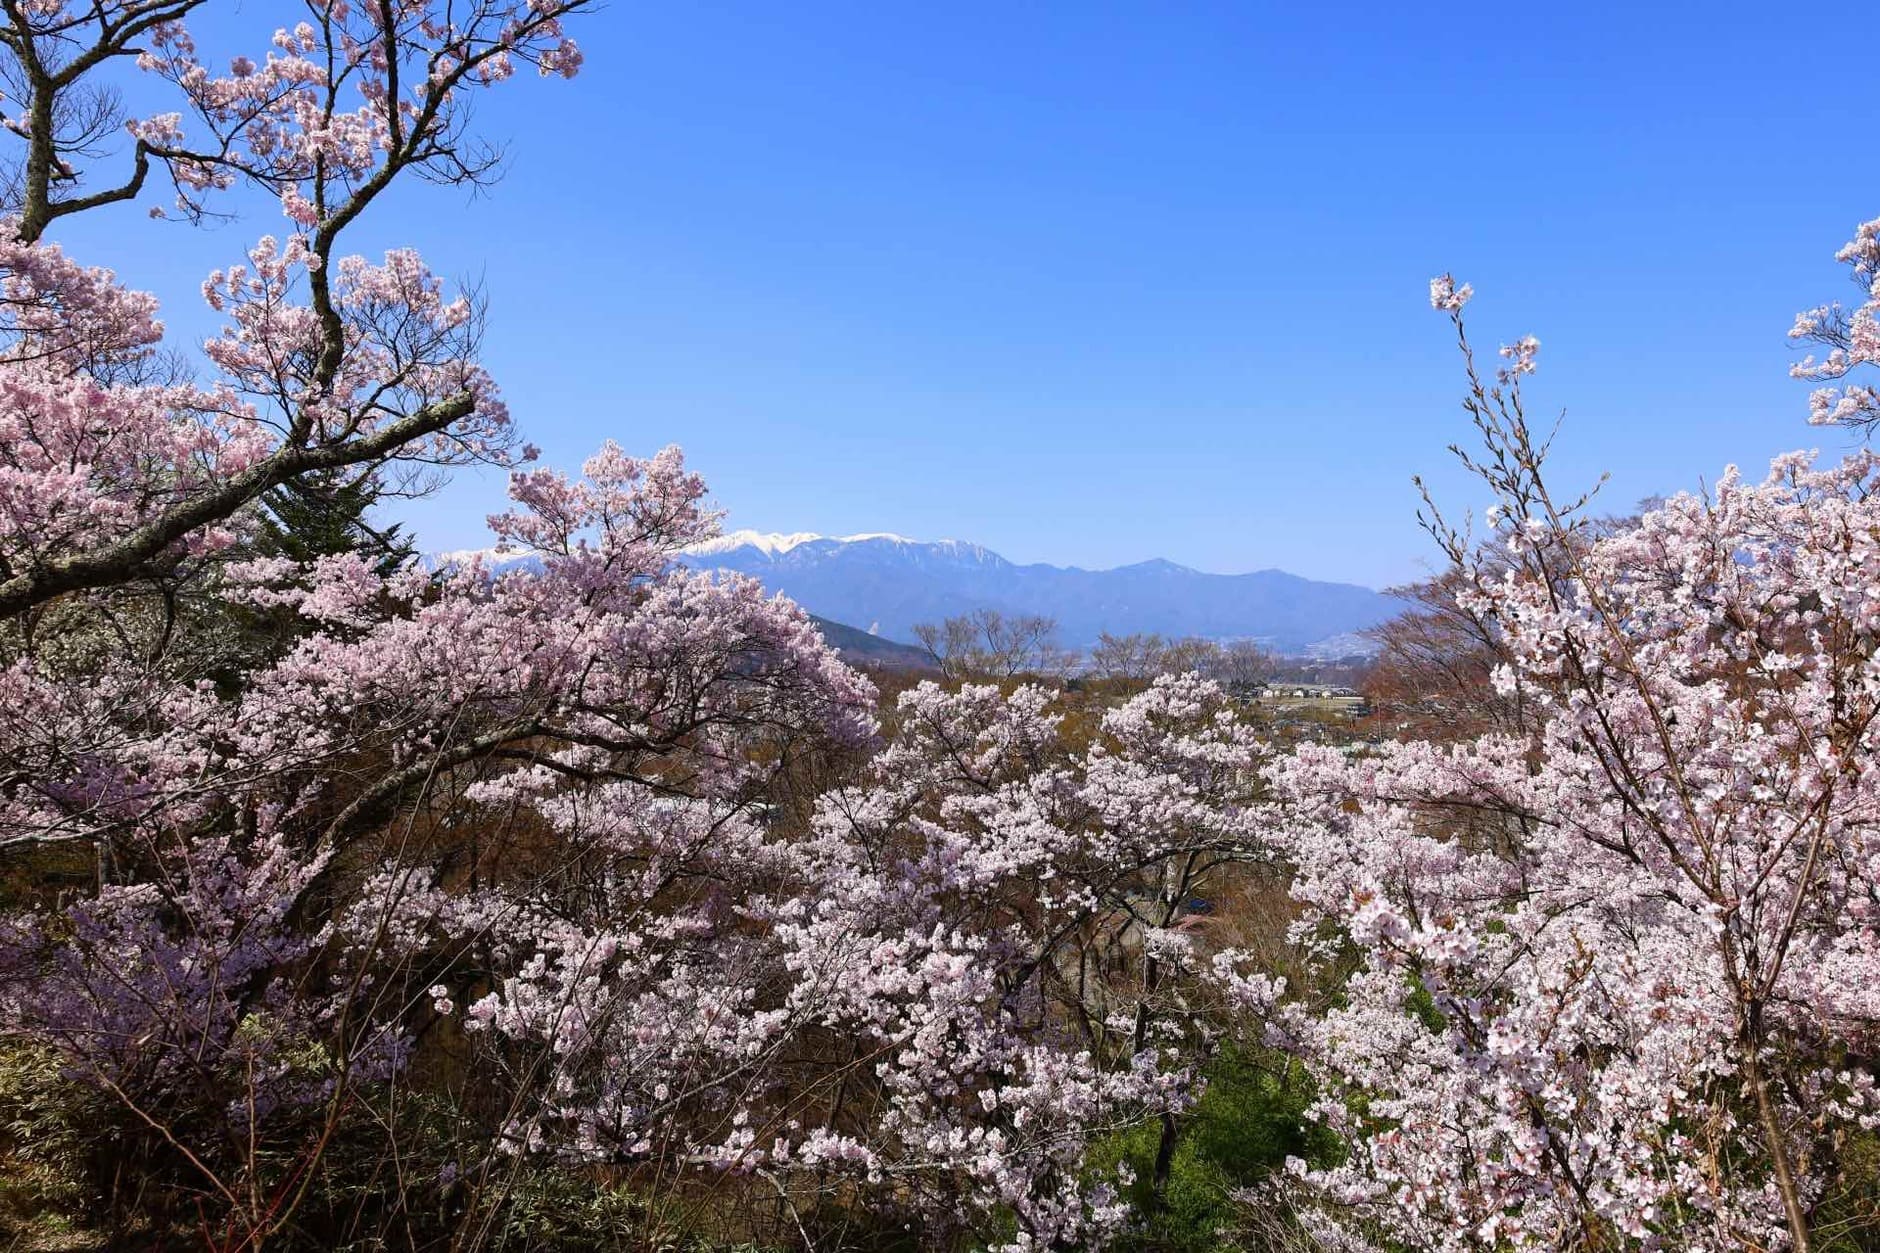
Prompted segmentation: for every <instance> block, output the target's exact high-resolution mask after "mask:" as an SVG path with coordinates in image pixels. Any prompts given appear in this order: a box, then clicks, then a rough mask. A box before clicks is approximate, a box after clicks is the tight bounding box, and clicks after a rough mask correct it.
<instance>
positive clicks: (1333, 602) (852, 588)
mask: <svg viewBox="0 0 1880 1253" xmlns="http://www.w3.org/2000/svg"><path fill="white" fill-rule="evenodd" d="M680 560H681V561H683V562H685V563H686V564H687V565H690V566H693V567H695V568H698V569H704V570H735V571H738V572H739V573H743V574H748V575H750V576H752V577H753V578H756V579H757V580H758V581H759V582H761V583H763V584H764V586H765V587H767V588H769V589H770V590H771V591H778V592H783V593H785V594H786V595H788V596H789V597H790V598H791V599H793V600H795V601H796V602H797V603H798V604H800V605H802V606H803V607H804V608H805V609H807V610H809V611H810V612H811V613H813V614H816V615H818V616H820V617H823V618H828V619H833V620H834V621H836V622H843V623H849V624H852V625H854V626H856V627H859V628H864V629H866V630H867V631H868V632H869V633H870V634H873V635H877V636H882V637H886V638H887V639H890V640H902V641H906V640H911V639H912V638H913V631H914V626H915V624H916V623H921V622H937V621H939V620H940V619H942V618H946V617H951V616H953V615H956V614H961V613H968V612H971V611H972V610H975V609H997V610H1000V611H1002V612H1005V613H1037V614H1046V615H1049V616H1050V617H1053V618H1055V619H1057V622H1058V629H1059V633H1060V636H1061V642H1062V643H1064V644H1065V645H1067V646H1069V647H1072V648H1085V647H1088V646H1089V645H1090V644H1092V643H1094V642H1095V641H1096V638H1097V636H1098V635H1099V634H1101V633H1102V632H1105V631H1108V632H1111V633H1113V634H1129V633H1133V632H1154V633H1156V634H1160V635H1165V636H1188V635H1199V636H1204V637H1207V638H1210V639H1254V640H1258V641H1260V642H1261V643H1263V644H1265V645H1267V646H1268V647H1270V648H1274V649H1277V650H1279V651H1282V652H1287V653H1299V654H1303V653H1307V652H1309V651H1312V650H1314V647H1315V646H1327V645H1333V646H1337V647H1345V646H1346V643H1345V641H1338V640H1337V637H1341V636H1343V637H1347V639H1349V637H1351V636H1352V634H1353V633H1354V632H1358V631H1362V630H1364V629H1366V628H1367V627H1372V626H1376V625H1378V624H1379V623H1382V622H1385V621H1387V620H1389V619H1390V618H1392V617H1395V616H1396V615H1397V614H1398V613H1399V612H1400V611H1401V610H1402V605H1401V604H1400V603H1399V602H1397V601H1395V600H1393V599H1392V598H1391V597H1388V596H1385V595H1383V594H1382V593H1380V592H1376V591H1373V590H1372V589H1370V588H1368V587H1359V586H1357V585H1355V584H1350V583H1326V582H1320V581H1318V580H1315V579H1306V578H1301V577H1300V576H1298V575H1295V574H1287V573H1286V572H1285V571H1283V570H1259V571H1255V572H1253V573H1251V574H1205V573H1203V572H1201V571H1199V570H1192V569H1189V568H1188V567H1187V566H1182V565H1177V564H1176V563H1175V562H1172V561H1165V560H1162V559H1159V558H1158V559H1154V560H1150V561H1143V562H1138V563H1136V564H1135V565H1128V566H1119V567H1117V568H1115V569H1112V570H1083V569H1079V568H1077V567H1075V566H1069V567H1066V566H1053V565H1045V564H1034V565H1017V564H1015V563H1013V562H1010V561H1007V560H1006V559H1005V558H1004V557H1001V556H1000V555H999V554H997V553H995V552H993V551H991V550H990V549H988V548H986V547H984V546H983V545H980V544H971V543H967V542H965V541H962V540H937V541H932V542H923V541H919V540H912V539H908V538H907V537H905V536H901V535H894V534H889V533H885V532H881V533H868V534H862V535H848V536H827V535H818V534H815V533H813V532H796V533H793V534H773V533H768V532H759V531H733V532H731V533H730V534H728V535H722V536H719V537H717V538H715V539H711V540H706V541H704V542H703V543H700V544H696V545H693V546H692V547H691V548H689V549H687V550H686V551H685V553H684V554H682V556H681V557H680ZM1335 641H1336V644H1335V645H1334V642H1335ZM1351 647H1357V645H1355V644H1353V645H1351Z"/></svg>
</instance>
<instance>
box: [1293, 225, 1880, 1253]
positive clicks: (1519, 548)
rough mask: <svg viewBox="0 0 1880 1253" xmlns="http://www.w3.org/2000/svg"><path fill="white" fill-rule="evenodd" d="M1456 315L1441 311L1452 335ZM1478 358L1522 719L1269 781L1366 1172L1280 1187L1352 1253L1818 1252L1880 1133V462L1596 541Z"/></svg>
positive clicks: (1481, 414) (1516, 378) (1477, 607)
mask: <svg viewBox="0 0 1880 1253" xmlns="http://www.w3.org/2000/svg"><path fill="white" fill-rule="evenodd" d="M1863 231H1864V234H1863V236H1862V238H1865V237H1866V236H1867V235H1869V234H1871V232H1870V231H1866V229H1865V228H1863ZM1856 242H1857V244H1858V243H1859V241H1858V240H1857V241H1856ZM1468 294H1469V292H1468V289H1467V288H1466V287H1463V288H1460V289H1458V288H1457V287H1456V286H1455V285H1454V284H1453V282H1452V281H1451V280H1449V279H1447V278H1444V279H1440V280H1438V281H1437V282H1436V283H1434V284H1433V285H1432V300H1433V302H1434V303H1435V304H1436V306H1437V307H1438V308H1439V309H1442V310H1444V311H1445V312H1447V313H1448V314H1449V315H1450V317H1451V318H1452V320H1453V321H1454V323H1455V326H1456V329H1457V332H1458V335H1459V337H1461V335H1462V307H1463V304H1464V303H1465V302H1466V300H1467V298H1468ZM1857 317H1858V315H1857ZM1849 325H1850V327H1852V326H1853V323H1852V322H1850V323H1849ZM1848 334H1849V336H1850V340H1849V342H1850V343H1852V342H1853V341H1854V339H1856V338H1857V335H1856V333H1855V331H1854V330H1852V329H1850V330H1849V332H1848ZM1461 343H1462V347H1463V351H1464V358H1465V363H1466V364H1467V366H1468V375H1469V382H1470V390H1469V394H1468V397H1467V398H1466V400H1465V402H1464V405H1465V408H1466V410H1467V411H1468V412H1469V414H1470V415H1471V417H1472V419H1473V421H1474V423H1475V425H1476V427H1477V431H1478V434H1479V436H1480V438H1481V451H1480V452H1475V451H1470V452H1468V453H1466V454H1464V460H1465V462H1466V463H1467V464H1468V465H1470V466H1471V468H1473V469H1475V470H1476V471H1477V473H1478V474H1479V475H1480V476H1481V478H1482V480H1483V481H1484V482H1485V483H1486V484H1487V485H1488V486H1489V487H1490V488H1491V489H1492V491H1493V492H1494V494H1495V498H1496V504H1495V508H1494V510H1493V512H1492V513H1491V520H1492V524H1493V526H1494V528H1495V534H1494V539H1495V541H1496V544H1497V547H1498V549H1499V552H1497V553H1496V554H1495V557H1494V560H1493V561H1492V562H1477V563H1473V564H1469V565H1465V566H1463V567H1462V568H1461V570H1460V572H1459V575H1458V578H1459V580H1460V582H1461V583H1462V584H1463V585H1464V586H1463V587H1462V588H1461V589H1460V590H1459V593H1458V596H1457V599H1458V602H1459V603H1460V604H1461V605H1462V606H1463V607H1464V608H1465V609H1466V610H1467V611H1468V612H1469V613H1470V614H1472V615H1473V616H1474V617H1475V618H1476V619H1477V620H1479V621H1482V622H1484V623H1487V624H1490V625H1491V627H1492V630H1493V633H1494V640H1495V643H1496V645H1497V647H1498V648H1500V649H1503V650H1505V655H1506V658H1507V661H1506V664H1504V665H1502V666H1501V667H1500V668H1499V670H1498V671H1497V673H1496V682H1497V684H1498V686H1499V687H1500V688H1501V690H1502V691H1503V692H1504V693H1512V692H1513V691H1515V690H1516V688H1517V687H1518V688H1520V689H1521V690H1522V691H1523V693H1524V696H1525V699H1526V700H1528V701H1529V702H1531V705H1530V707H1531V708H1532V709H1533V710H1534V714H1533V730H1532V731H1531V732H1526V733H1524V732H1523V731H1522V730H1521V729H1520V728H1513V729H1512V730H1511V731H1510V732H1504V733H1490V734H1487V735H1484V736H1482V737H1480V738H1477V739H1475V740H1473V741H1469V742H1465V743H1462V744H1458V745H1454V746H1450V747H1435V746H1430V745H1425V744H1390V745H1387V746H1385V747H1384V748H1383V749H1382V750H1381V751H1379V752H1377V753H1375V754H1373V755H1369V756H1366V757H1361V758H1358V759H1355V760H1354V759H1348V758H1346V757H1344V756H1342V755H1338V754H1334V753H1332V752H1329V751H1327V750H1324V749H1318V748H1310V747H1308V748H1304V749H1301V750H1300V751H1299V752H1298V753H1296V754H1295V755H1294V756H1293V757H1292V758H1290V759H1288V760H1287V761H1285V762H1283V763H1281V764H1280V765H1278V766H1277V767H1276V769H1275V770H1274V772H1273V777H1274V784H1275V790H1276V792H1277V793H1278V795H1279V796H1280V797H1281V798H1282V799H1283V801H1284V803H1285V806H1286V813H1285V817H1284V818H1283V819H1282V820H1280V821H1279V824H1278V825H1279V829H1280V830H1282V831H1283V832H1284V836H1283V838H1284V840H1285V842H1286V843H1287V846H1288V848H1289V849H1290V853H1291V856H1292V857H1293V859H1294V860H1295V861H1296V864H1297V873H1298V879H1297V883H1296V886H1295V893H1296V895H1297V897H1298V898H1299V900H1300V901H1301V902H1302V904H1303V905H1304V906H1305V908H1306V914H1305V916H1304V918H1303V919H1302V923H1301V929H1302V934H1306V935H1310V936H1312V937H1314V938H1315V939H1316V941H1317V942H1318V943H1319V944H1320V945H1321V951H1322V952H1323V953H1324V955H1325V958H1326V960H1327V961H1331V960H1334V959H1335V958H1336V957H1337V955H1339V954H1343V953H1353V954H1355V955H1356V957H1357V959H1358V963H1359V965H1358V969H1357V971H1356V973H1354V974H1353V975H1352V976H1351V977H1350V978H1349V980H1348V981H1347V982H1346V983H1345V984H1344V993H1343V1000H1342V1003H1341V1004H1339V1005H1337V1006H1336V1007H1335V1008H1333V1009H1332V1010H1330V1011H1329V1012H1324V1013H1320V1014H1313V1013H1309V1012H1306V1011H1305V1010H1304V1009H1303V1007H1301V1008H1297V1009H1295V1010H1293V1011H1292V1012H1290V1013H1289V1015H1288V1016H1287V1020H1286V1030H1287V1032H1288V1033H1289V1035H1290V1036H1291V1039H1292V1040H1293V1042H1294V1045H1295V1047H1296V1048H1298V1049H1299V1050H1300V1052H1301V1053H1302V1054H1303V1055H1304V1056H1306V1057H1307V1058H1309V1059H1310V1060H1311V1062H1312V1063H1313V1065H1314V1066H1315V1067H1316V1069H1317V1070H1318V1073H1319V1074H1320V1075H1321V1076H1322V1078H1323V1080H1324V1082H1325V1084H1326V1087H1325V1089H1324V1091H1323V1094H1322V1099H1321V1100H1320V1102H1319V1104H1318V1107H1317V1114H1318V1116H1319V1117H1320V1118H1322V1119H1323V1120H1325V1121H1326V1122H1327V1123H1328V1124H1329V1125H1330V1126H1332V1127H1333V1128H1335V1129H1336V1130H1337V1131H1339V1132H1340V1133H1341V1134H1342V1135H1343V1136H1344V1137H1345V1138H1346V1139H1347V1141H1348V1144H1349V1147H1350V1155H1349V1158H1348V1160H1346V1161H1345V1162H1344V1163H1343V1164H1342V1165H1338V1166H1333V1167H1327V1168H1323V1169H1319V1170H1307V1169H1305V1167H1304V1166H1303V1164H1301V1166H1300V1174H1301V1176H1302V1179H1303V1182H1304V1183H1305V1184H1306V1185H1307V1191H1308V1193H1309V1194H1310V1195H1312V1196H1313V1197H1314V1198H1315V1203H1314V1211H1315V1214H1316V1219H1317V1221H1318V1222H1319V1223H1320V1224H1321V1230H1322V1232H1323V1234H1324V1235H1325V1236H1326V1238H1327V1239H1329V1240H1332V1241H1334V1242H1337V1243H1344V1244H1355V1245H1357V1246H1366V1247H1368V1244H1367V1241H1376V1242H1378V1243H1381V1244H1386V1245H1394V1246H1409V1247H1417V1248H1436V1249H1470V1248H1483V1249H1486V1248H1535V1249H1540V1248H1549V1249H1556V1248H1607V1247H1636V1248H1691V1249H1717V1250H1721V1249H1740V1248H1776V1247H1787V1248H1793V1249H1808V1248H1810V1247H1813V1246H1814V1244H1815V1242H1816V1241H1817V1240H1818V1239H1819V1238H1820V1236H1821V1233H1823V1232H1824V1231H1826V1230H1827V1229H1828V1226H1829V1225H1830V1224H1831V1222H1832V1220H1833V1210H1834V1195H1835V1193H1836V1190H1837V1189H1839V1188H1841V1187H1844V1186H1845V1185H1844V1182H1843V1179H1844V1171H1845V1170H1846V1168H1847V1165H1848V1159H1847V1157H1846V1153H1847V1152H1848V1149H1849V1145H1850V1141H1851V1138H1857V1137H1859V1136H1861V1135H1863V1134H1867V1133H1871V1132H1872V1131H1873V1129H1874V1128H1875V1127H1876V1126H1880V1094H1877V1093H1876V1090H1875V1077H1874V1069H1873V1060H1872V1059H1873V1057H1874V1055H1875V1046H1876V1044H1880V1039H1877V1038H1876V1028H1880V1006H1877V1005H1876V1004H1875V1002H1874V999H1873V989H1874V988H1875V987H1876V986H1880V941H1877V939H1876V937H1877V936H1880V929H1877V927H1876V923H1877V921H1880V915H1877V913H1876V910H1877V909H1880V897H1876V896H1875V893H1874V886H1873V885H1874V882H1875V878H1874V869H1875V858H1876V856H1880V843H1876V827H1875V822H1876V818H1880V791H1877V790H1876V788H1877V783H1876V775H1875V770H1874V762H1875V760H1876V748H1877V747H1880V745H1876V743H1875V736H1876V729H1875V721H1874V718H1875V713H1876V700H1877V698H1880V682H1877V681H1876V678H1877V675H1876V670H1875V660H1874V654H1875V650H1874V640H1875V638H1876V630H1877V629H1880V619H1877V618H1876V612H1877V608H1876V600H1875V596H1874V590H1873V589H1874V580H1873V575H1872V567H1873V563H1874V561H1875V560H1876V555H1877V554H1876V549H1875V544H1876V541H1877V539H1880V513H1877V512H1876V505H1875V500H1876V495H1875V488H1876V486H1877V485H1880V481H1877V475H1880V458H1876V457H1875V455H1874V454H1873V453H1872V452H1869V451H1862V452H1860V453H1857V454H1855V455H1853V456H1851V457H1849V458H1848V459H1846V460H1845V461H1843V462H1842V463H1840V464H1838V465H1833V466H1829V467H1826V468H1816V467H1814V466H1813V465H1812V464H1811V462H1812V459H1811V458H1810V457H1809V456H1807V455H1803V454H1795V455H1790V456H1786V457H1782V458H1779V459H1777V461H1776V462H1775V463H1774V465H1773V466H1772V468H1771V470H1770V473H1769V475H1768V477H1767V478H1766V479H1764V480H1763V481H1761V482H1753V481H1746V480H1745V479H1743V478H1742V476H1740V475H1739V474H1738V473H1737V472H1736V471H1735V470H1734V469H1732V470H1731V471H1729V472H1728V473H1726V475H1725V476H1724V477H1723V478H1722V479H1721V480H1720V481H1719V482H1718V483H1717V484H1716V486H1715V487H1714V488H1713V489H1712V490H1711V491H1709V492H1708V493H1707V494H1705V495H1701V496H1700V495H1693V494H1684V495H1679V496H1676V497H1673V498H1671V499H1669V500H1667V501H1665V502H1664V503H1663V504H1662V505H1660V506H1658V507H1656V508H1652V509H1650V510H1648V511H1646V512H1645V513H1644V514H1643V515H1642V516H1641V517H1639V518H1638V519H1637V520H1636V522H1635V523H1633V524H1631V525H1629V526H1625V527H1621V528H1616V529H1615V528H1610V527H1597V526H1595V525H1594V524H1593V522H1592V520H1591V519H1590V518H1589V516H1588V514H1587V511H1586V507H1585V506H1586V501H1585V498H1579V499H1575V500H1562V499H1561V498H1560V497H1558V496H1556V495H1555V494H1554V492H1553V491H1552V490H1551V489H1550V487H1549V486H1548V484H1547V482H1546V480H1545V477H1544V475H1543V473H1542V466H1543V459H1544V453H1545V446H1544V443H1543V442H1542V441H1539V440H1537V438H1536V437H1535V435H1534V434H1533V432H1532V429H1531V427H1530V425H1529V422H1528V419H1527V414H1526V408H1525V402H1524V400H1523V396H1522V391H1521V384H1522V380H1523V377H1524V376H1525V375H1526V374H1528V373H1529V372H1531V371H1532V369H1533V366H1534V353H1535V349H1536V347H1537V345H1536V344H1535V342H1534V341H1533V340H1531V339H1528V340H1523V341H1521V342H1519V343H1517V344H1515V345H1513V346H1511V347H1508V348H1504V349H1503V350H1502V356H1503V358H1504V364H1503V365H1502V367H1501V368H1500V370H1499V371H1498V373H1497V376H1496V379H1495V381H1493V382H1488V381H1485V380H1483V379H1482V378H1481V377H1480V376H1479V375H1478V374H1477V372H1476V369H1475V365H1474V362H1473V358H1472V357H1471V356H1470V355H1469V352H1468V342H1467V339H1466V337H1462V338H1461ZM1818 408H1819V407H1818ZM1432 525H1433V526H1434V527H1435V529H1436V530H1437V533H1438V536H1439V538H1442V539H1444V540H1445V541H1446V542H1447V543H1448V544H1449V545H1450V546H1451V548H1452V552H1455V553H1457V554H1458V555H1459V556H1460V555H1461V554H1462V552H1463V548H1462V546H1461V545H1460V543H1459V542H1458V541H1457V537H1456V536H1455V535H1454V533H1453V532H1450V531H1447V530H1446V529H1445V528H1444V527H1443V525H1442V523H1441V519H1440V516H1439V515H1436V516H1433V517H1432Z"/></svg>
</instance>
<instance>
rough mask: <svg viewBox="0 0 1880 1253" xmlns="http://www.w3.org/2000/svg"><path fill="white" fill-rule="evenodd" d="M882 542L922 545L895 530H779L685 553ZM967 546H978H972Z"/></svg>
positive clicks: (718, 539)
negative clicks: (838, 532)
mask: <svg viewBox="0 0 1880 1253" xmlns="http://www.w3.org/2000/svg"><path fill="white" fill-rule="evenodd" d="M870 542H880V543H885V544H901V545H921V541H919V540H916V539H909V538H908V537H907V536H905V535H896V534H895V533H894V532H893V531H864V532H862V533H861V534H859V535H822V534H819V533H817V532H815V531H792V532H791V533H789V534H788V535H785V534H782V533H781V532H777V531H751V530H743V531H731V532H728V533H726V534H724V535H719V536H715V537H713V538H711V539H708V540H700V541H699V542H698V543H696V544H688V545H686V547H685V551H686V552H688V553H691V554H693V555H694V556H711V555H714V554H717V553H729V552H736V551H737V550H738V549H740V548H754V549H756V550H757V551H758V552H761V553H763V554H764V555H765V556H766V557H781V556H782V555H783V554H785V553H787V552H789V551H790V550H791V549H793V548H801V547H802V546H803V545H805V544H815V543H829V544H866V543H870ZM959 543H960V541H958V540H950V539H946V540H941V541H939V543H938V544H935V545H933V547H949V546H955V547H956V546H959ZM968 547H976V545H969V546H968Z"/></svg>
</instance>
